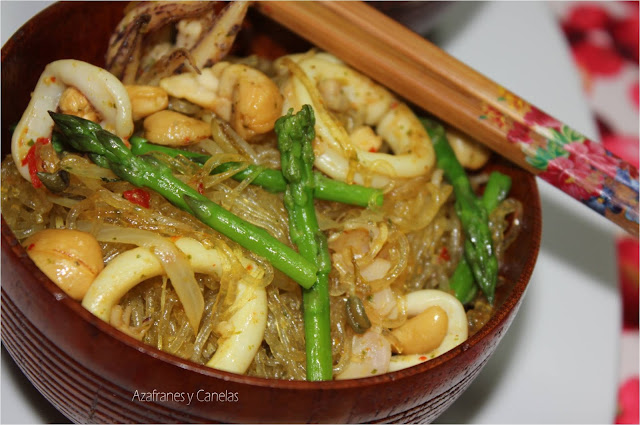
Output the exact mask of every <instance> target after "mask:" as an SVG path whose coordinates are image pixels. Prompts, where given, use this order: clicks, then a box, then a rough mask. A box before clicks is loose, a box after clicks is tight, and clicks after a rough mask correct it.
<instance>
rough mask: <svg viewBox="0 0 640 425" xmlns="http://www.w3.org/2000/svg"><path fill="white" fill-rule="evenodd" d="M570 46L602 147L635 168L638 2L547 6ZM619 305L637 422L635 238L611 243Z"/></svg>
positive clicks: (625, 420)
mask: <svg viewBox="0 0 640 425" xmlns="http://www.w3.org/2000/svg"><path fill="white" fill-rule="evenodd" d="M550 5H551V7H552V9H553V11H554V13H555V14H556V16H557V18H558V20H559V23H560V25H561V26H562V30H563V31H564V34H565V36H566V38H567V40H568V42H569V44H570V46H571V52H572V54H573V59H574V61H575V64H576V66H577V67H578V69H579V70H580V72H581V75H582V80H583V87H584V90H585V94H586V96H587V98H588V99H589V102H590V106H591V108H592V110H593V113H594V118H595V120H596V123H597V125H598V130H599V132H600V140H601V141H602V146H603V147H604V148H606V149H607V150H609V151H611V152H613V153H615V154H617V155H618V156H620V157H621V158H622V159H624V160H626V161H627V162H629V163H631V164H633V165H635V166H636V167H638V162H639V147H640V143H639V141H638V133H639V122H638V121H639V107H638V97H639V96H638V73H639V67H638V53H639V47H638V34H639V32H638V2H637V1H613V2H558V3H555V2H554V3H550ZM615 249H616V252H617V256H618V257H617V258H618V260H617V261H618V281H619V286H620V294H621V297H622V307H623V312H622V315H623V321H622V322H623V329H622V335H621V360H620V381H619V382H620V385H619V390H618V411H617V412H616V417H615V418H612V419H613V420H615V423H619V424H637V423H639V413H638V412H639V407H638V400H639V398H640V391H639V388H640V382H639V379H638V375H639V372H638V364H639V362H640V359H639V358H638V344H639V337H638V299H639V293H638V280H639V279H638V262H639V261H638V259H639V256H640V251H639V247H638V240H637V239H635V238H633V237H630V236H628V235H626V234H622V233H621V234H620V235H619V236H618V238H617V242H616V247H615Z"/></svg>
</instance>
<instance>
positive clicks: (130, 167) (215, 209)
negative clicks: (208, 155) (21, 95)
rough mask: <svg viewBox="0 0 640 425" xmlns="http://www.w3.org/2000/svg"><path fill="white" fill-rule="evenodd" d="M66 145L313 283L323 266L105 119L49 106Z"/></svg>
mask: <svg viewBox="0 0 640 425" xmlns="http://www.w3.org/2000/svg"><path fill="white" fill-rule="evenodd" d="M49 115H51V118H53V121H54V122H55V124H56V128H57V129H58V131H60V132H61V133H62V134H63V135H64V136H65V137H64V138H63V139H64V140H63V142H64V143H65V145H66V146H71V147H72V148H73V149H75V150H77V151H80V152H85V153H87V154H88V155H89V157H90V158H91V159H92V160H93V161H94V162H95V163H96V164H98V165H100V166H102V167H105V168H109V169H111V171H113V172H114V173H115V174H116V175H117V176H118V177H120V178H121V179H123V180H126V181H128V182H130V183H131V184H133V185H134V186H137V187H146V188H149V189H152V190H155V191H156V192H158V193H159V194H160V195H162V196H164V197H165V198H166V199H167V200H168V201H169V202H171V203H172V204H173V205H175V206H177V207H178V208H181V209H183V210H185V211H187V212H189V213H191V214H193V215H195V216H196V217H197V218H198V219H200V220H201V221H203V222H204V223H205V224H207V225H208V226H210V227H212V228H213V229H214V230H216V231H218V232H220V233H222V234H223V235H225V236H227V237H228V238H229V239H231V240H233V241H235V242H237V243H238V244H240V245H241V246H243V247H244V248H246V249H248V250H250V251H253V252H255V253H256V254H258V255H261V256H263V257H264V258H266V259H267V260H268V261H270V262H271V264H273V266H274V267H275V268H277V269H278V270H280V271H282V272H283V273H285V274H286V275H287V276H289V277H291V278H292V279H294V280H295V281H296V282H298V283H299V284H300V285H301V286H303V287H305V288H308V287H310V286H311V285H313V284H314V282H315V280H316V271H317V267H316V266H315V265H314V264H313V263H312V262H310V261H308V260H305V259H304V258H303V257H302V256H301V255H300V254H298V253H297V252H296V251H295V250H293V249H292V248H291V247H289V246H287V245H285V244H283V243H282V242H280V241H279V240H277V239H276V238H274V237H273V236H271V235H270V234H269V233H268V232H267V231H266V230H264V229H262V228H259V227H257V226H254V225H253V224H251V223H248V222H246V221H244V220H242V219H241V218H239V217H237V216H236V215H234V214H232V213H231V212H229V211H227V210H226V209H224V208H222V207H221V206H219V205H218V204H216V203H215V202H213V201H211V200H209V199H208V198H207V197H205V196H203V195H202V194H200V193H199V192H198V191H197V190H195V189H193V188H192V187H191V186H189V185H187V184H186V183H184V182H183V181H181V180H179V179H177V178H176V177H175V176H174V175H173V174H172V173H171V170H170V169H169V167H168V166H166V165H164V164H163V163H162V162H160V161H158V160H156V159H154V158H153V157H143V156H136V155H134V154H132V153H131V151H130V150H129V149H128V148H127V147H126V146H125V144H124V143H123V142H122V140H120V138H119V137H117V136H115V135H113V134H111V133H109V132H108V131H106V130H103V129H102V127H100V125H98V124H96V123H94V122H91V121H88V120H85V119H82V118H79V117H75V116H73V115H64V114H57V113H54V112H49Z"/></svg>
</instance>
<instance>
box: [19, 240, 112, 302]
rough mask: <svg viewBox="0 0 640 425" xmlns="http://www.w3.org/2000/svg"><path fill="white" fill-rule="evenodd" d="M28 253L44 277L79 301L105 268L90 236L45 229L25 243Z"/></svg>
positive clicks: (100, 254) (99, 249) (96, 242)
mask: <svg viewBox="0 0 640 425" xmlns="http://www.w3.org/2000/svg"><path fill="white" fill-rule="evenodd" d="M24 246H25V248H26V250H27V254H28V255H29V257H30V258H31V259H32V260H33V262H34V263H35V264H36V266H38V268H39V269H40V270H42V272H43V273H44V274H46V275H47V277H49V279H51V280H52V281H53V282H54V283H55V284H56V285H58V286H59V287H60V289H62V290H63V291H64V292H65V293H66V294H67V295H69V296H70V297H71V298H73V299H75V300H81V299H82V298H83V297H84V295H85V294H86V292H87V290H88V289H89V286H90V285H91V283H92V282H93V281H94V279H95V278H96V276H97V275H98V274H99V273H100V272H101V271H102V269H103V268H104V263H103V261H102V249H101V248H100V245H99V244H98V241H97V240H96V238H94V237H93V235H91V234H90V233H86V232H81V231H78V230H71V229H45V230H41V231H39V232H37V233H35V234H34V235H32V236H30V237H29V238H27V239H26V240H25V241H24Z"/></svg>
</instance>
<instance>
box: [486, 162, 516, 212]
mask: <svg viewBox="0 0 640 425" xmlns="http://www.w3.org/2000/svg"><path fill="white" fill-rule="evenodd" d="M509 190H511V177H509V176H507V175H506V174H502V173H501V172H499V171H493V172H492V173H491V174H489V180H488V181H487V184H486V186H485V187H484V193H483V194H482V204H483V205H484V207H485V209H486V210H487V211H488V212H489V213H491V212H493V210H494V209H496V207H497V206H498V204H499V203H500V202H502V201H503V200H504V199H505V198H506V197H507V195H508V194H509Z"/></svg>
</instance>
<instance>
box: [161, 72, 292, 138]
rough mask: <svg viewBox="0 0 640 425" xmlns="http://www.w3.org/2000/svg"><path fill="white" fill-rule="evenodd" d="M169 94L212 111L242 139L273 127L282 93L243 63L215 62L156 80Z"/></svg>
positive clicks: (280, 106)
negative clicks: (202, 67)
mask: <svg viewBox="0 0 640 425" xmlns="http://www.w3.org/2000/svg"><path fill="white" fill-rule="evenodd" d="M160 87H162V88H163V89H165V90H166V91H167V93H169V94H170V95H171V96H174V97H179V98H183V99H187V100H189V101H190V102H193V103H195V104H196V105H199V106H202V107H203V108H206V109H210V110H212V111H214V112H215V113H216V114H217V115H218V116H220V118H222V119H223V120H224V121H227V122H228V123H229V124H230V125H231V127H232V128H233V129H234V130H235V131H236V133H238V135H240V137H242V138H243V139H245V140H250V139H252V138H254V137H256V136H259V135H261V134H264V133H267V132H269V131H271V130H273V126H274V124H275V122H276V120H277V119H278V118H279V117H280V114H281V112H282V102H283V99H282V95H281V94H280V92H279V90H278V87H277V86H276V84H275V83H274V82H273V81H271V79H269V77H267V76H266V75H265V74H263V73H262V72H260V71H258V70H257V69H255V68H251V67H249V66H247V65H243V64H231V63H229V62H218V63H217V64H215V65H214V66H213V67H211V68H205V69H203V70H201V72H200V74H198V73H195V72H188V73H183V74H180V75H175V76H171V77H167V78H163V79H162V80H160Z"/></svg>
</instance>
